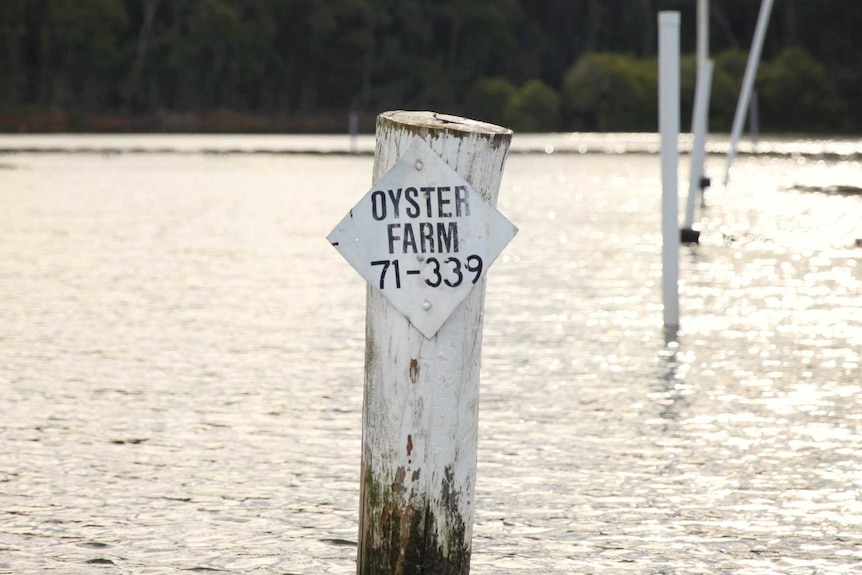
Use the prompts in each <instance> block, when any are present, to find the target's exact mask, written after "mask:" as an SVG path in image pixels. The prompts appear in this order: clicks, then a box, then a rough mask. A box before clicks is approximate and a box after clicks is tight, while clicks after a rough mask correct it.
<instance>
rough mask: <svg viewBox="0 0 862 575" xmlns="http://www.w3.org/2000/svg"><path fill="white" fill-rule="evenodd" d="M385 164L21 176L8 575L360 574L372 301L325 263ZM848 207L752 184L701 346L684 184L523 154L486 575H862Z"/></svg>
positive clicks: (729, 237)
mask: <svg viewBox="0 0 862 575" xmlns="http://www.w3.org/2000/svg"><path fill="white" fill-rule="evenodd" d="M371 162H372V160H371V158H370V157H368V156H355V157H354V156H349V155H340V156H305V155H286V156H284V155H271V154H270V155H255V154H227V155H205V154H195V153H186V154H159V153H156V152H149V153H146V154H140V153H128V154H119V155H99V154H46V153H30V154H26V153H25V154H7V155H4V156H0V414H2V417H0V573H10V574H16V575H17V574H20V573H71V574H77V573H175V572H199V571H200V572H210V571H212V572H229V573H248V572H259V573H272V574H287V573H291V574H317V573H351V572H353V571H354V570H355V553H356V534H357V518H358V511H357V509H358V499H359V455H360V433H361V402H362V374H363V361H364V357H363V350H364V347H363V346H364V305H365V304H364V302H365V289H364V286H363V283H362V280H361V278H360V277H359V276H358V274H356V272H354V271H353V270H352V269H351V268H350V267H349V265H348V264H347V263H346V262H344V261H343V260H342V259H341V257H340V256H339V255H338V253H337V252H336V251H335V250H333V249H332V248H331V246H329V245H328V243H327V242H326V241H325V239H324V238H325V236H326V234H327V233H328V232H329V230H330V229H331V228H332V227H333V226H334V225H335V223H337V222H338V221H339V220H340V219H341V217H342V216H343V215H344V214H345V213H346V211H347V210H348V209H349V208H350V207H351V206H352V205H353V204H354V203H355V202H356V200H358V198H359V197H360V196H361V195H362V194H363V193H365V191H367V189H368V187H369V186H370V177H371ZM722 167H723V158H722V157H720V156H712V157H711V158H710V164H709V171H710V172H711V173H712V175H713V176H714V177H713V179H714V180H716V181H718V180H720V179H721V178H720V177H718V175H719V174H718V173H719V171H720V169H721V168H722ZM685 168H687V164H685V163H684V169H681V178H680V181H687V174H686V173H685V172H687V169H685ZM830 186H833V187H834V186H837V187H839V188H841V187H846V186H851V187H852V186H856V187H858V186H862V164H859V163H856V162H853V161H840V160H836V161H823V160H822V159H819V160H818V159H813V158H806V156H805V155H804V154H803V155H798V154H795V155H789V156H787V157H775V156H768V155H764V156H756V155H755V156H749V157H743V158H740V159H738V160H737V163H736V166H735V168H734V173H733V178H732V180H731V183H730V185H729V186H728V187H724V186H721V185H716V186H715V187H713V188H711V189H710V190H709V191H708V192H707V197H706V200H707V208H706V209H705V210H704V211H702V212H701V213H699V215H698V220H699V221H700V223H701V225H702V229H703V235H702V241H701V244H700V246H697V247H683V248H682V250H681V287H680V294H681V296H680V310H681V312H680V314H681V324H682V325H681V327H680V330H679V332H678V333H676V334H673V333H666V332H665V330H664V329H663V328H662V326H661V322H662V311H661V293H660V286H661V255H660V243H661V234H660V215H659V207H660V191H659V159H658V157H657V156H655V155H650V154H642V155H641V154H623V155H607V154H590V153H587V154H574V155H572V154H569V155H565V154H563V155H559V154H545V153H542V154H516V155H513V156H512V157H510V159H509V161H508V164H507V167H506V174H505V177H504V183H503V189H502V191H501V194H500V205H499V207H500V208H501V210H502V211H503V212H504V213H505V214H506V215H507V216H508V217H509V218H510V219H511V220H512V221H513V222H515V223H516V224H517V225H518V226H519V228H520V230H521V232H520V233H519V235H518V236H517V237H516V238H515V240H514V241H513V242H512V244H510V245H509V247H508V248H507V249H506V251H505V252H504V254H503V255H502V256H501V257H500V259H499V260H498V261H497V262H496V263H495V264H494V266H493V268H492V269H491V271H490V274H489V285H488V297H487V308H486V318H485V339H484V347H483V371H482V384H481V386H482V404H481V408H480V437H479V476H478V481H477V489H478V498H477V502H476V510H477V518H476V524H475V527H474V539H473V561H472V572H473V573H476V574H478V575H482V574H488V575H490V574H504V573H505V574H511V573H535V574H540V573H541V574H555V575H557V574H559V575H564V574H566V575H568V574H575V573H587V574H593V573H595V574H607V573H635V574H656V573H674V574H707V573H709V574H711V573H734V574H751V575H755V574H756V575H760V574H772V573H776V574H777V573H781V574H784V573H790V574H812V573H830V574H831V573H854V572H860V571H862V370H860V362H862V359H860V350H862V265H860V259H862V247H857V244H856V240H857V239H858V238H862V196H859V195H854V194H852V193H845V194H834V193H821V192H816V191H814V192H812V191H810V190H812V189H816V188H819V187H822V188H824V189H834V188H830ZM803 190H804V191H803Z"/></svg>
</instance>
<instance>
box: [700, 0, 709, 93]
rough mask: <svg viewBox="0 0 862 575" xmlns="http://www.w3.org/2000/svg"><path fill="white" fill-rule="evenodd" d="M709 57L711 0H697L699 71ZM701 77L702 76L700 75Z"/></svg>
mask: <svg viewBox="0 0 862 575" xmlns="http://www.w3.org/2000/svg"><path fill="white" fill-rule="evenodd" d="M708 59H709V0H697V71H698V74H700V70H701V69H702V66H703V65H704V64H706V61H707V60H708ZM698 77H700V76H698Z"/></svg>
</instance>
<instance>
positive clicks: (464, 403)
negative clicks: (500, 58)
mask: <svg viewBox="0 0 862 575" xmlns="http://www.w3.org/2000/svg"><path fill="white" fill-rule="evenodd" d="M511 135H512V132H511V131H510V130H508V129H506V128H502V127H500V126H494V125H491V124H484V123H481V122H474V121H472V120H467V119H464V118H457V117H454V116H446V115H442V114H435V113H431V112H404V111H395V112H386V113H383V114H381V115H380V116H379V117H378V121H377V143H376V151H375V163H374V177H373V181H374V182H377V181H378V180H379V179H380V178H381V177H382V176H383V175H384V174H386V173H387V171H389V170H390V168H392V167H393V166H394V165H395V164H396V163H397V162H398V161H399V159H400V157H401V155H402V154H403V153H404V152H405V150H407V148H408V146H410V145H411V141H412V140H413V139H414V137H415V136H419V137H421V138H422V139H423V140H424V141H425V142H426V143H427V144H428V145H430V148H431V149H432V150H433V151H434V153H436V154H437V155H438V156H439V157H440V158H441V159H442V160H443V161H445V162H446V164H447V165H448V166H449V167H451V168H452V169H454V170H455V171H456V172H458V174H459V175H460V176H462V177H463V178H464V180H466V181H467V182H468V183H469V184H470V186H472V188H473V189H474V190H475V191H476V192H478V193H479V194H480V195H481V196H482V198H483V199H484V201H485V202H487V203H489V204H490V205H491V206H493V205H495V204H496V199H497V194H498V193H499V188H500V182H501V180H502V173H503V166H504V163H505V159H506V154H507V152H508V147H509V142H510V140H511ZM441 193H442V192H441ZM393 194H394V192H393ZM440 197H444V196H440ZM454 197H455V196H453V198H454ZM405 205H406V204H404V205H402V206H401V209H402V210H404V206H405ZM453 206H454V204H450V205H445V204H444V205H443V207H444V208H449V207H453ZM512 235H514V232H512ZM507 241H508V240H507ZM501 249H502V248H501ZM495 255H496V254H495ZM490 264H491V262H490V261H487V262H484V265H485V266H486V267H487V266H489V265H490ZM452 265H454V264H452ZM480 276H481V277H480ZM484 294H485V275H484V274H481V273H480V274H476V282H475V285H474V286H473V288H472V289H471V290H470V291H469V292H468V293H467V295H466V297H464V299H463V300H462V301H460V303H458V304H457V307H455V308H454V311H453V312H452V313H451V315H450V316H449V317H448V319H446V321H445V322H444V323H443V324H442V326H441V327H440V328H439V330H438V331H436V333H434V334H433V335H432V336H431V337H427V335H425V334H423V333H422V332H420V331H419V330H418V329H417V328H416V327H414V325H413V324H412V323H411V322H410V321H408V320H407V318H406V317H405V316H404V315H402V313H400V312H399V311H398V310H397V309H395V307H394V306H393V304H392V303H391V302H390V301H389V300H388V299H387V297H386V296H385V295H384V294H383V293H382V291H381V290H380V289H377V287H376V286H375V285H372V283H371V282H369V285H368V287H367V296H366V303H367V310H366V369H365V389H364V403H363V427H362V446H363V447H362V473H361V486H360V517H359V525H360V528H359V531H360V532H359V545H358V558H357V572H358V573H359V574H360V575H386V574H397V575H411V574H429V575H430V574H435V575H438V574H439V575H466V574H467V573H469V568H470V555H471V549H472V547H471V538H472V528H473V516H474V511H473V503H474V501H475V480H476V452H477V445H478V399H479V362H480V357H479V355H480V350H481V341H482V322H483V308H484ZM426 303H428V302H426ZM426 309H427V308H426Z"/></svg>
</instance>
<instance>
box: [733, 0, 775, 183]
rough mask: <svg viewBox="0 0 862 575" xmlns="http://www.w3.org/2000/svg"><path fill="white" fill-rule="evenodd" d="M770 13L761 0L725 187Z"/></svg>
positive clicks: (766, 0) (767, 2)
mask: <svg viewBox="0 0 862 575" xmlns="http://www.w3.org/2000/svg"><path fill="white" fill-rule="evenodd" d="M771 13H772V0H763V2H762V3H761V4H760V14H758V16H757V27H756V28H755V29H754V40H753V41H752V44H751V51H750V52H749V53H748V63H747V64H746V66H745V75H744V76H743V78H742V89H741V90H740V92H739V100H738V101H737V103H736V114H735V115H734V117H733V130H732V131H731V136H730V150H729V151H728V152H727V167H726V168H725V171H724V185H725V186H726V185H727V182H728V181H729V180H730V166H731V165H732V164H733V159H734V158H735V157H736V148H737V146H738V144H739V136H740V135H741V134H742V125H743V124H744V123H745V115H746V114H747V113H748V103H749V101H750V100H751V91H752V89H753V88H754V78H755V77H756V76H757V65H758V64H759V63H760V52H761V50H762V49H763V38H764V37H765V36H766V28H767V26H768V25H769V16H770V14H771Z"/></svg>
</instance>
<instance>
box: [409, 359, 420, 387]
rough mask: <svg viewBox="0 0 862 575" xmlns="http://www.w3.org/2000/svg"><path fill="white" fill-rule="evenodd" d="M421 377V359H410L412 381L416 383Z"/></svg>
mask: <svg viewBox="0 0 862 575" xmlns="http://www.w3.org/2000/svg"><path fill="white" fill-rule="evenodd" d="M418 379H419V361H418V360H415V359H411V360H410V381H411V382H412V383H416V381H417V380H418Z"/></svg>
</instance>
